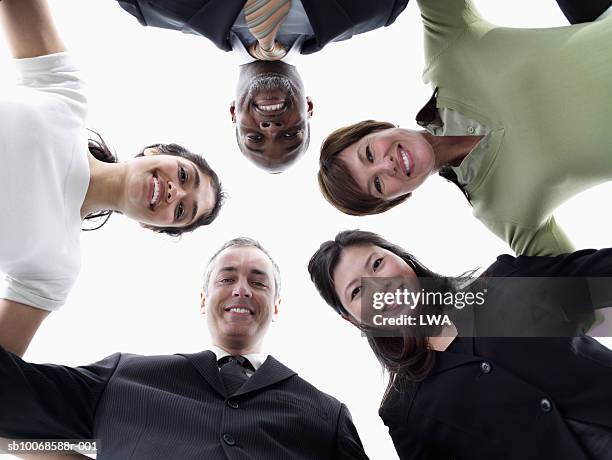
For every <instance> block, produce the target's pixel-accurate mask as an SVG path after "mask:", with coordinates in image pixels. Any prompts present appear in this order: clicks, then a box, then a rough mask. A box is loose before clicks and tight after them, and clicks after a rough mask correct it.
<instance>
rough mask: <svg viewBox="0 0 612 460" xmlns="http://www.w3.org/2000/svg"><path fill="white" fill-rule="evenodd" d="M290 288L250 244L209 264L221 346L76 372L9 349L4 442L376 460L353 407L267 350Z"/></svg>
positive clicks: (207, 310)
mask: <svg viewBox="0 0 612 460" xmlns="http://www.w3.org/2000/svg"><path fill="white" fill-rule="evenodd" d="M279 293H280V276H279V271H278V267H277V266H276V264H275V263H274V261H273V260H272V259H271V258H270V256H269V254H268V253H267V252H266V251H265V250H264V249H263V248H262V247H261V246H260V245H259V243H257V242H256V241H254V240H251V239H248V238H239V239H235V240H232V241H230V242H228V243H226V244H225V245H224V246H223V247H222V248H221V249H220V250H219V251H218V252H217V253H216V254H215V255H214V256H213V258H212V259H211V261H210V262H209V264H208V267H207V268H206V273H205V282H204V288H203V294H202V304H201V311H202V313H203V314H205V316H206V317H207V324H208V327H209V330H210V333H211V337H212V341H213V346H212V347H211V348H210V350H207V351H202V352H200V353H195V354H177V355H165V356H137V355H131V354H122V353H116V354H114V355H112V356H109V357H108V358H106V359H104V360H102V361H99V362H97V363H94V364H92V365H89V366H83V367H77V368H70V367H65V366H58V365H52V364H44V365H40V364H30V363H27V362H25V361H23V360H21V359H20V358H19V357H17V356H15V355H13V354H11V353H9V352H7V351H5V350H4V349H3V348H1V347H0V407H1V408H2V410H1V411H0V436H4V437H9V438H46V439H48V438H61V439H99V440H100V444H99V445H98V449H99V453H98V459H104V458H109V459H125V458H132V459H144V460H153V459H164V460H166V459H210V460H213V459H247V458H252V459H266V460H271V459H279V460H281V459H282V460H285V459H318V460H321V459H330V460H332V459H367V456H366V454H365V453H364V451H363V447H362V445H361V441H360V439H359V436H358V434H357V431H356V430H355V427H354V425H353V423H352V421H351V417H350V414H349V412H348V409H347V408H346V407H345V406H344V405H343V404H342V403H340V402H338V401H337V400H336V399H334V398H332V397H331V396H328V395H327V394H325V393H323V392H321V391H319V390H317V389H316V388H315V387H313V386H312V385H310V384H309V383H308V382H306V381H305V380H303V379H301V378H300V377H299V376H298V375H297V374H296V373H295V372H294V371H292V370H291V369H289V368H288V367H286V366H285V365H283V364H281V363H280V362H278V361H277V360H276V359H274V358H273V357H272V356H267V355H265V354H262V343H263V340H264V337H265V334H266V332H267V330H268V328H269V326H270V323H271V321H272V319H273V318H274V317H275V316H276V315H277V314H278V307H279V304H280V296H279ZM0 341H1V338H0Z"/></svg>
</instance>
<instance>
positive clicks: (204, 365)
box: [179, 350, 263, 398]
mask: <svg viewBox="0 0 612 460" xmlns="http://www.w3.org/2000/svg"><path fill="white" fill-rule="evenodd" d="M179 354H180V356H184V357H185V358H187V359H188V360H189V362H190V363H191V364H193V366H194V367H195V368H196V369H197V370H198V372H199V373H200V374H201V375H202V377H204V379H205V380H206V381H207V382H208V384H209V385H210V386H211V387H212V388H213V389H214V390H215V391H216V392H217V393H219V394H220V395H221V396H222V397H223V398H226V397H227V395H226V393H225V387H224V386H223V382H222V381H221V376H220V375H219V366H218V365H217V358H216V356H215V354H214V353H213V352H212V351H210V350H206V351H202V352H200V353H193V354H181V353H179ZM262 367H263V366H262Z"/></svg>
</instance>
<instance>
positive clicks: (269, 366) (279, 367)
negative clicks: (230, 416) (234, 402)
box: [234, 356, 297, 396]
mask: <svg viewBox="0 0 612 460" xmlns="http://www.w3.org/2000/svg"><path fill="white" fill-rule="evenodd" d="M294 375H297V373H295V372H294V371H292V370H291V369H289V368H288V367H287V366H285V365H284V364H282V363H280V362H278V361H277V360H276V359H274V358H273V357H272V356H268V359H266V360H265V362H264V363H263V364H262V365H261V366H260V367H259V369H257V372H255V373H254V374H253V375H252V376H251V378H250V379H249V380H247V381H246V382H245V384H244V385H243V386H242V387H241V388H240V389H239V390H238V391H237V392H236V393H234V396H239V395H243V394H246V393H251V392H253V391H257V390H261V389H262V388H265V387H267V386H270V385H274V384H275V383H278V382H280V381H282V380H286V379H288V378H290V377H293V376H294Z"/></svg>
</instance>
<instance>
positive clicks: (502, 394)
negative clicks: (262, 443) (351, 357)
mask: <svg viewBox="0 0 612 460" xmlns="http://www.w3.org/2000/svg"><path fill="white" fill-rule="evenodd" d="M308 271H309V273H310V276H311V278H312V280H313V282H314V284H315V286H316V288H317V290H318V291H319V293H320V294H321V296H322V297H323V299H324V300H325V301H326V302H327V304H329V305H330V306H331V307H332V308H333V309H334V310H335V311H336V312H337V313H338V314H340V315H341V316H342V317H343V318H344V319H346V320H348V321H350V322H351V323H352V324H354V325H355V326H357V327H358V328H359V329H360V330H361V331H362V332H363V333H365V335H366V336H367V338H368V342H369V344H370V347H371V348H372V351H373V352H374V354H375V356H376V357H377V358H378V360H379V361H380V363H381V364H382V365H383V367H384V369H385V370H386V371H387V372H388V374H389V384H388V387H387V391H386V392H385V395H384V397H383V401H382V404H381V408H380V416H381V418H382V419H383V421H384V423H385V424H386V425H387V426H388V427H389V433H390V435H391V437H392V438H393V442H394V444H395V447H396V449H397V452H398V454H399V456H400V458H401V459H402V460H405V459H450V458H457V459H470V460H475V459H476V460H478V459H483V460H485V459H486V460H490V459H492V458H495V459H517V458H521V459H543V458H546V459H549V458H550V459H553V458H554V459H564V460H565V459H567V460H570V459H571V460H577V459H584V460H586V459H602V460H603V459H606V458H608V457H609V453H610V451H611V449H612V411H610V410H609V408H610V407H611V404H612V390H610V388H612V352H611V351H610V350H608V349H606V348H605V347H604V346H603V345H601V344H599V343H598V342H596V341H595V340H593V339H591V338H590V337H587V336H585V335H584V333H583V331H584V329H585V327H588V325H589V324H590V322H591V320H592V318H593V316H592V314H593V310H594V309H595V308H600V307H601V308H603V307H607V306H609V305H610V301H611V300H612V284H611V283H610V278H609V277H612V249H603V250H599V251H597V250H583V251H578V252H574V253H571V254H565V255H560V256H556V257H538V256H521V257H516V258H515V257H512V256H509V255H503V256H500V257H498V258H497V260H496V261H495V262H494V263H493V264H492V265H491V266H490V267H489V268H488V269H487V270H486V271H485V272H484V274H483V275H482V276H481V277H478V278H477V277H475V276H474V274H473V273H470V274H467V275H464V276H461V277H458V278H444V277H441V276H440V275H437V274H435V273H433V272H432V271H431V270H429V269H427V267H425V266H424V265H423V264H421V263H420V262H419V261H418V260H416V259H415V258H414V257H413V256H412V255H410V254H409V253H408V252H406V251H405V250H404V249H402V248H401V247H399V246H397V245H395V244H392V243H390V242H388V241H386V240H385V239H384V238H382V237H380V236H379V235H377V234H374V233H370V232H364V231H358V230H353V231H345V232H341V233H339V234H338V235H337V236H336V238H335V239H334V240H333V241H327V242H325V243H323V244H322V245H321V247H320V248H319V250H318V251H317V252H316V253H315V254H314V255H313V257H312V258H311V260H310V263H309V265H308ZM485 276H486V277H491V278H490V279H493V280H497V286H498V287H499V286H501V289H499V288H497V289H494V290H493V291H491V290H489V291H484V289H486V287H487V285H486V284H483V282H484V281H483V280H484V279H485ZM369 277H373V278H383V279H384V280H385V283H391V284H393V280H397V279H403V280H411V279H412V280H414V279H418V280H421V281H423V282H424V283H425V284H427V282H429V281H431V280H432V279H433V280H436V279H437V282H436V283H435V284H434V285H435V286H436V288H437V289H440V290H443V291H444V292H447V293H451V294H455V298H458V297H457V296H456V294H457V293H458V292H461V291H462V290H464V289H466V285H468V283H470V284H469V286H472V288H471V292H472V293H474V292H475V291H476V290H478V289H481V288H483V286H484V289H483V290H482V292H487V295H486V296H487V297H488V299H487V302H486V303H485V304H484V305H482V306H480V307H475V309H474V310H473V313H472V315H473V316H470V314H468V311H467V308H466V309H462V310H456V309H455V310H456V311H455V312H454V317H456V318H457V322H454V321H453V322H451V323H450V324H448V323H447V324H441V325H440V327H436V328H435V329H429V331H430V332H431V331H434V333H433V334H430V335H427V334H418V333H417V334H414V332H415V328H408V327H404V328H396V329H395V330H394V331H393V333H389V332H388V331H386V330H384V329H383V328H382V327H378V326H376V325H374V324H373V323H372V321H370V320H369V318H371V315H370V313H372V312H371V311H369V310H371V309H372V308H373V307H372V305H373V304H372V303H368V302H367V301H366V302H364V299H362V295H364V296H365V294H364V292H365V291H364V285H362V284H365V281H364V278H369ZM533 277H548V278H549V279H552V281H553V282H552V286H553V287H560V289H559V291H555V290H552V291H551V290H548V291H546V295H545V296H542V297H539V298H538V301H534V297H533V296H532V295H531V293H530V292H517V290H516V289H515V287H516V286H525V285H527V286H528V285H530V283H527V282H526V281H524V279H527V280H531V279H535V278H533ZM559 277H563V278H562V279H561V278H560V279H559V281H560V282H559V283H554V278H559ZM585 277H589V278H585ZM538 279H541V278H538ZM504 280H505V282H504ZM522 280H523V281H524V282H523V284H520V283H521V282H522ZM511 281H514V282H515V283H514V284H513V283H511ZM568 282H570V283H571V285H570V286H569V287H568V288H563V286H567V283H568ZM517 283H518V284H517ZM525 283H526V284H525ZM386 285H387V284H385V286H386ZM429 285H431V284H429ZM505 285H506V287H507V288H508V289H504V286H505ZM510 291H511V292H510ZM508 294H510V295H508ZM462 298H465V297H462ZM368 299H369V297H368ZM539 300H542V302H541V303H540V302H539ZM545 300H546V301H545ZM455 307H457V306H456V305H455ZM457 308H458V307H457ZM478 308H480V309H478ZM449 309H452V305H451V306H450V308H447V309H446V311H448V310H449ZM534 309H537V311H535V314H534ZM383 311H384V310H383ZM438 311H439V312H440V311H441V312H444V309H439V310H438ZM458 312H461V313H458ZM577 313H578V315H577ZM450 316H451V318H452V317H453V314H451V315H450ZM461 317H463V318H461ZM466 317H468V318H469V319H470V321H467V322H466V321H465V318H466ZM517 317H518V318H521V317H528V318H532V319H534V318H535V321H537V322H539V323H540V324H539V326H540V329H538V330H539V331H542V330H544V331H545V332H547V334H546V335H548V336H547V337H538V336H535V335H533V334H530V333H529V332H527V333H525V332H524V331H522V330H521V328H520V324H521V321H519V322H517V323H515V324H514V328H513V321H514V318H517ZM500 323H503V324H500ZM464 324H467V325H468V326H470V325H471V326H475V327H472V329H471V332H468V333H467V334H462V331H463V325H464ZM483 324H484V325H485V326H482V325H483ZM486 325H488V326H486ZM487 327H489V329H487ZM477 330H478V331H479V332H478V334H476V333H475V332H474V331H477ZM492 330H495V331H496V333H498V332H499V331H500V330H505V331H506V334H505V335H506V337H493V336H490V335H489V334H487V332H489V331H492ZM559 331H562V333H563V334H559V336H556V335H557V333H558V332H559ZM514 334H516V335H517V336H519V335H520V336H521V337H508V336H509V335H510V336H511V335H514ZM483 335H484V336H483ZM530 335H531V336H530Z"/></svg>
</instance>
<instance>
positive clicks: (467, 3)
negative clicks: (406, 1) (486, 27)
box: [418, 0, 481, 63]
mask: <svg viewBox="0 0 612 460" xmlns="http://www.w3.org/2000/svg"><path fill="white" fill-rule="evenodd" d="M418 4H419V9H420V10H421V17H422V19H423V27H424V28H425V59H426V61H427V63H430V62H431V61H432V60H434V59H435V58H436V57H437V56H438V55H439V54H440V53H442V52H443V51H444V50H445V49H446V48H448V47H449V46H450V45H451V44H452V42H454V41H455V40H456V39H457V38H458V37H460V36H461V34H462V33H463V32H464V31H465V29H466V26H467V25H468V24H471V23H473V22H475V21H479V20H480V19H481V17H480V14H479V13H478V11H477V10H476V9H475V8H474V6H473V5H472V1H471V0H418Z"/></svg>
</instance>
